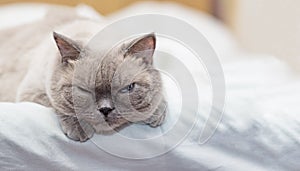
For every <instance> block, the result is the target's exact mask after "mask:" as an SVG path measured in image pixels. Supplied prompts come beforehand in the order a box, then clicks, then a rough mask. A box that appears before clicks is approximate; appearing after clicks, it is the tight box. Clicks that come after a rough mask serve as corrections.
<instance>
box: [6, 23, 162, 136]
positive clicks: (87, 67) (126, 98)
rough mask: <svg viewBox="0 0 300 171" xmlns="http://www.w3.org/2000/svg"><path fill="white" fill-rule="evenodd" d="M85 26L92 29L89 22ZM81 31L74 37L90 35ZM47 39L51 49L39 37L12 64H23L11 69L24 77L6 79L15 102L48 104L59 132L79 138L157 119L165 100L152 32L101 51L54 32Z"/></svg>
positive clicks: (152, 123)
mask: <svg viewBox="0 0 300 171" xmlns="http://www.w3.org/2000/svg"><path fill="white" fill-rule="evenodd" d="M83 22H84V21H80V22H78V23H79V24H82V23H83ZM78 23H76V22H75V24H74V23H71V24H70V26H72V25H76V24H77V25H78ZM87 24H90V25H91V28H97V27H96V26H97V25H95V26H94V24H93V23H92V22H90V21H89V22H87ZM83 29H84V28H83ZM94 30H95V29H94ZM92 32H95V31H92ZM82 33H83V32H82ZM82 33H80V34H77V37H78V35H81V36H83V37H85V39H88V38H90V37H91V36H90V35H88V36H87V35H85V34H82ZM53 37H54V40H55V41H54V42H55V43H56V46H57V48H56V49H55V46H52V45H50V44H49V43H53V42H51V41H45V42H43V41H42V42H41V43H40V44H39V46H37V48H33V49H32V52H29V53H27V55H24V58H23V59H22V60H20V61H23V63H22V62H20V64H18V65H12V66H14V68H16V69H18V68H20V67H19V66H22V65H23V68H24V69H22V73H20V72H16V74H17V73H19V74H20V75H22V77H24V78H22V79H21V80H22V81H21V80H20V79H15V81H14V80H12V81H11V82H15V83H18V84H15V85H14V86H17V87H18V91H17V93H16V94H17V95H16V96H17V101H29V102H35V103H39V104H42V105H44V106H48V107H52V108H54V109H55V111H56V113H57V116H58V118H59V122H60V125H61V128H62V130H63V132H64V133H65V134H66V135H67V136H68V137H69V138H71V139H72V140H76V141H81V142H84V141H86V140H88V139H89V138H91V137H92V136H93V134H94V133H99V134H111V133H113V132H114V131H118V130H119V129H122V128H123V127H125V126H127V125H129V124H132V123H145V124H149V125H150V126H151V127H157V126H159V125H161V124H162V123H163V121H164V118H165V113H166V111H165V109H166V102H165V100H164V97H163V95H162V81H161V77H160V74H159V72H158V71H157V70H156V69H154V67H153V53H154V51H155V45H156V37H155V35H154V34H152V33H151V34H147V35H144V36H141V37H139V38H136V39H134V40H131V41H129V42H126V43H122V44H121V45H118V46H116V47H113V48H112V49H110V50H109V51H108V53H107V54H105V55H103V54H102V55H100V54H97V53H96V51H94V50H92V49H91V48H90V47H88V46H84V44H83V43H80V42H79V41H74V40H71V39H70V38H67V37H66V36H63V35H61V34H58V33H55V32H54V33H53ZM81 42H82V41H81ZM57 49H58V50H57ZM32 56H34V57H32ZM20 71H21V70H20ZM25 71H26V72H25ZM2 72H3V74H2V81H3V80H4V81H3V82H4V83H5V80H7V79H3V78H5V77H4V76H5V73H4V71H2ZM9 78H12V77H9ZM19 84H20V85H19ZM2 86H3V85H2ZM7 88H9V87H7ZM12 92H13V90H12ZM2 94H4V96H3V97H2V99H5V95H10V96H11V93H10V94H9V93H6V92H5V89H3V91H2ZM7 97H8V96H7ZM0 100H1V99H0Z"/></svg>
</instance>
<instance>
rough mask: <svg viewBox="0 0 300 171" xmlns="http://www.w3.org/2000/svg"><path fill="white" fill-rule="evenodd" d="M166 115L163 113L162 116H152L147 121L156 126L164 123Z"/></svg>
mask: <svg viewBox="0 0 300 171" xmlns="http://www.w3.org/2000/svg"><path fill="white" fill-rule="evenodd" d="M165 117H166V115H165V114H162V115H161V116H160V117H158V118H157V117H152V118H149V119H148V120H146V121H145V123H146V124H148V125H149V126H151V127H153V128H156V127H158V126H160V125H162V124H163V123H164V120H165Z"/></svg>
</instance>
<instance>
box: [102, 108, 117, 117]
mask: <svg viewBox="0 0 300 171" xmlns="http://www.w3.org/2000/svg"><path fill="white" fill-rule="evenodd" d="M113 110H114V108H110V107H101V108H100V109H99V111H100V112H101V113H102V114H103V115H104V116H105V117H106V116H107V115H108V114H109V113H110V112H111V111H113Z"/></svg>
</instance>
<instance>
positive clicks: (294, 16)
mask: <svg viewBox="0 0 300 171" xmlns="http://www.w3.org/2000/svg"><path fill="white" fill-rule="evenodd" d="M152 1H155V2H162V3H164V2H174V3H177V4H180V5H183V6H186V7H189V8H192V9H195V10H198V11H202V12H205V13H207V14H209V15H212V16H213V17H215V18H217V19H218V20H220V21H221V22H223V23H224V24H225V25H226V26H227V27H228V28H229V29H230V30H231V32H232V33H233V35H234V36H235V37H236V39H237V40H238V42H239V44H240V45H241V46H242V47H243V48H244V49H245V50H247V51H249V52H253V53H265V54H270V55H274V56H277V57H278V58H279V59H282V60H284V61H285V62H287V63H289V64H290V65H291V66H293V67H294V68H295V69H299V68H300V67H299V66H300V50H299V47H300V19H299V17H300V10H299V9H300V1H299V0H264V1H261V0H152ZM19 2H21V3H25V2H39V3H50V4H62V5H69V6H76V5H78V4H82V3H84V4H87V5H90V6H92V7H93V8H95V9H96V10H97V11H99V12H100V13H101V14H102V15H108V14H111V13H113V12H116V11H118V10H120V9H122V8H124V7H127V6H129V5H131V4H134V3H136V2H138V0H109V1H106V0H72V1H71V0H0V4H1V5H7V4H11V3H19ZM139 2H140V1H139Z"/></svg>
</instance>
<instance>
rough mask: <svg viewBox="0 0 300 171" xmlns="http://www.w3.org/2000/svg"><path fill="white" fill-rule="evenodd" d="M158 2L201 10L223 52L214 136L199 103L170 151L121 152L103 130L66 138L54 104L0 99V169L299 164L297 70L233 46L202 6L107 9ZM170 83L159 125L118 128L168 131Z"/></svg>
mask: <svg viewBox="0 0 300 171" xmlns="http://www.w3.org/2000/svg"><path fill="white" fill-rule="evenodd" d="M153 5H156V8H153ZM22 8H23V9H24V6H23V7H22V6H18V7H10V10H9V14H10V15H9V16H11V15H13V14H16V11H18V13H19V12H20V10H22ZM26 8H29V7H28V6H26ZM160 8H161V9H169V11H172V12H171V13H172V15H182V16H181V17H186V18H189V19H190V18H194V19H197V17H198V19H199V23H200V24H199V27H198V28H199V29H200V31H201V32H203V34H205V35H206V36H207V38H208V40H209V41H210V42H211V43H212V45H213V46H214V48H215V49H216V51H217V53H219V55H220V57H221V61H222V63H223V67H224V72H225V77H226V94H227V99H226V100H227V101H226V108H225V112H224V116H223V119H222V121H221V123H220V125H219V126H218V129H217V131H216V132H215V134H214V135H213V136H212V138H211V139H210V140H209V141H208V142H206V143H205V144H199V143H198V138H199V134H200V132H201V129H202V128H203V125H204V121H205V120H206V119H207V117H208V116H207V115H206V113H207V108H205V107H203V108H201V111H200V115H199V122H198V123H197V125H196V126H195V127H194V129H193V130H192V132H191V133H190V134H189V136H187V137H185V139H184V141H183V142H182V143H180V144H178V146H176V148H174V149H173V150H171V151H170V152H168V153H166V154H163V155H160V156H157V157H154V158H150V159H143V160H132V159H124V158H121V157H117V156H114V155H111V154H110V153H108V152H107V151H105V150H106V149H101V148H99V147H98V146H97V145H96V144H95V143H94V142H95V141H97V140H98V139H107V137H105V136H101V135H96V136H94V137H93V139H92V140H91V141H88V142H85V143H79V142H74V141H72V140H69V139H68V138H66V137H65V135H64V134H63V133H62V131H61V130H60V127H59V124H58V122H57V119H56V116H55V113H54V112H53V110H52V109H49V108H45V107H43V106H40V105H37V104H33V103H17V104H12V103H0V123H1V124H0V170H11V169H12V170H80V169H81V170H201V171H202V170H227V171H231V170H245V171H247V170H249V171H252V170H262V171H263V170H272V171H273V170H276V171H285V170H289V171H290V170H291V171H297V170H299V168H300V164H299V161H300V150H299V149H300V118H299V117H297V116H298V115H299V114H300V107H299V99H300V81H299V80H300V79H299V77H300V76H299V75H297V74H295V73H293V72H292V71H291V70H290V69H289V67H288V66H286V65H285V64H284V63H282V62H280V61H278V60H276V59H275V58H273V57H270V56H266V55H249V54H244V53H240V52H237V51H236V50H235V47H236V45H235V43H234V40H233V39H231V38H230V36H229V35H230V34H229V33H228V32H227V31H226V30H225V29H224V28H223V27H222V26H221V25H219V24H216V22H215V21H214V20H213V19H210V18H209V17H207V16H205V15H203V14H195V13H193V12H189V10H186V9H182V8H179V7H177V6H172V5H171V6H170V5H166V6H160V5H157V4H150V5H149V4H144V5H143V4H141V5H137V6H134V7H130V8H129V9H126V10H127V11H126V10H124V11H121V12H120V13H119V14H116V15H114V16H111V17H112V18H114V17H118V15H119V16H124V15H126V14H127V15H128V13H129V12H132V13H131V14H133V13H134V12H136V13H138V11H144V12H145V13H147V12H148V13H149V12H151V10H152V11H153V10H154V9H156V10H157V11H159V9H160ZM12 9H14V10H12ZM39 9H42V8H39ZM85 9H87V8H85ZM1 11H2V12H3V10H1V9H0V13H1ZM4 11H5V10H4ZM79 11H80V10H79ZM164 11H167V10H164ZM14 12H15V13H14ZM27 12H28V11H27ZM6 14H7V13H6ZM41 15H42V13H41ZM0 16H4V15H0ZM34 16H36V15H34ZM190 16H193V17H190ZM200 26H202V29H201V27H200ZM209 28H211V29H209ZM210 35H211V36H210ZM216 35H218V36H216ZM218 40H220V41H221V42H223V43H224V44H226V48H223V47H222V44H219V43H214V42H218ZM203 84H206V82H203ZM169 86H171V87H172V85H169ZM173 90H174V89H173V88H170V89H169V90H167V94H168V95H169V96H168V97H167V101H168V102H169V103H170V109H169V110H170V113H171V114H172V115H170V116H169V117H168V118H167V123H166V124H165V125H164V126H162V127H160V128H155V129H153V128H149V127H148V126H145V125H132V126H130V127H128V128H125V129H124V130H122V131H121V134H122V135H126V136H131V137H132V138H141V137H143V138H145V137H151V136H153V135H160V134H161V133H163V132H166V131H167V129H168V128H169V127H170V126H172V124H174V122H176V119H177V118H176V117H178V116H177V115H176V110H177V108H176V107H177V103H178V101H176V97H177V94H176V92H173ZM174 93H175V95H174ZM203 93H205V91H203ZM207 93H208V92H207ZM205 105H208V106H209V101H207V102H204V104H203V106H205ZM217 110H218V109H217ZM184 112H185V113H184V114H185V117H184V119H185V120H187V122H186V124H190V123H191V122H192V121H189V120H188V119H189V113H192V112H195V111H193V110H187V111H184ZM145 133H147V134H145ZM110 143H111V146H118V147H120V148H124V149H125V151H126V148H128V149H131V148H130V147H128V144H122V143H120V142H118V141H112V142H110ZM129 145H130V144H129ZM150 146H151V144H147V145H145V146H137V148H136V151H133V152H132V153H139V154H148V153H149V152H151V151H150V150H151V149H152V148H151V147H150Z"/></svg>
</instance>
